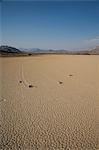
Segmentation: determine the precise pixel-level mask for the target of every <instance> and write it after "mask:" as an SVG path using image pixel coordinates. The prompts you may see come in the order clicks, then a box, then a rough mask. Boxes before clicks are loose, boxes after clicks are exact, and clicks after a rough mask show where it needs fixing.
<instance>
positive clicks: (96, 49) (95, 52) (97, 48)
mask: <svg viewBox="0 0 99 150" xmlns="http://www.w3.org/2000/svg"><path fill="white" fill-rule="evenodd" d="M90 54H93V55H99V46H96V48H95V49H93V50H91V51H90Z"/></svg>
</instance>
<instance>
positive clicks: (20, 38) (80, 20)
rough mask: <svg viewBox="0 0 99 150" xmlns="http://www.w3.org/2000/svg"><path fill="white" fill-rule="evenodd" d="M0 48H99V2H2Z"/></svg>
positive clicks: (6, 0) (13, 0)
mask: <svg viewBox="0 0 99 150" xmlns="http://www.w3.org/2000/svg"><path fill="white" fill-rule="evenodd" d="M1 15H2V24H1V25H2V44H6V45H10V46H15V47H17V48H20V47H24V48H33V47H36V48H44V49H50V48H51V49H77V48H81V49H83V48H91V47H94V46H96V45H99V1H81V0H80V1H74V0H73V1H66V0H65V1H56V0H55V1H48V0H46V1H41V0H40V1H38V0H37V1H34V0H32V1H26V0H25V1H19V0H17V1H15V0H12V1H10V0H5V1H3V2H2V13H1Z"/></svg>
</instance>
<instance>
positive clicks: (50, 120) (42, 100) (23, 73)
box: [0, 55, 99, 150]
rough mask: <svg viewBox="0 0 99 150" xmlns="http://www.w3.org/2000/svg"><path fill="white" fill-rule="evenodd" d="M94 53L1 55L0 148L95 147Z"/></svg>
mask: <svg viewBox="0 0 99 150" xmlns="http://www.w3.org/2000/svg"><path fill="white" fill-rule="evenodd" d="M98 137H99V56H90V55H88V56H81V55H79V56H76V55H75V56H70V55H69V56H67V55H44V56H43V55H42V56H40V55H39V56H35V57H12V58H11V57H9V58H0V150H97V149H98V148H99V139H98Z"/></svg>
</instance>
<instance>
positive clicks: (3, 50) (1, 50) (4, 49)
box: [0, 46, 22, 54]
mask: <svg viewBox="0 0 99 150" xmlns="http://www.w3.org/2000/svg"><path fill="white" fill-rule="evenodd" d="M20 53H22V51H20V50H19V49H17V48H14V47H10V46H0V54H20Z"/></svg>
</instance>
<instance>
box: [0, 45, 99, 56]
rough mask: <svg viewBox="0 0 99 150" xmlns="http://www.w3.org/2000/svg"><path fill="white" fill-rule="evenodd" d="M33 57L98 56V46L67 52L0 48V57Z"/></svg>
mask: <svg viewBox="0 0 99 150" xmlns="http://www.w3.org/2000/svg"><path fill="white" fill-rule="evenodd" d="M15 54H16V55H33V54H67V55H99V46H97V47H96V48H94V49H92V50H83V51H69V50H53V49H49V50H42V49H39V48H30V49H25V48H20V49H17V48H15V47H11V46H5V45H2V46H0V55H2V56H3V55H15Z"/></svg>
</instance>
